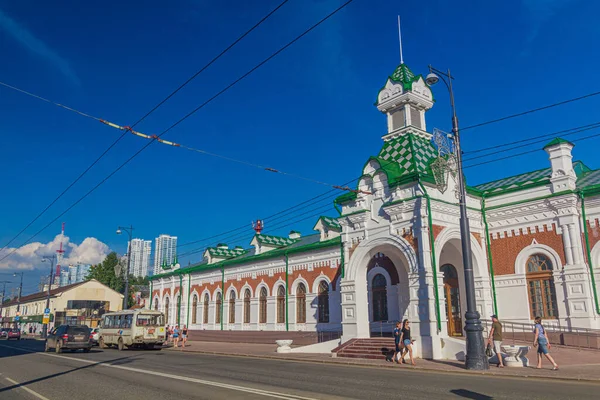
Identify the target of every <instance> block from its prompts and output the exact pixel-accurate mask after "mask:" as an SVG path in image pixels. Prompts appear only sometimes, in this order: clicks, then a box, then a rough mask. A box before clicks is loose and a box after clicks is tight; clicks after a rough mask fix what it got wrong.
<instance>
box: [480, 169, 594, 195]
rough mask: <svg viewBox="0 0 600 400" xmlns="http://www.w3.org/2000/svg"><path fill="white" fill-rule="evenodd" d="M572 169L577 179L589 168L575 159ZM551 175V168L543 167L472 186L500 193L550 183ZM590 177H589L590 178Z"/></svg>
mask: <svg viewBox="0 0 600 400" xmlns="http://www.w3.org/2000/svg"><path fill="white" fill-rule="evenodd" d="M573 169H574V170H575V175H576V176H577V178H578V181H577V185H578V186H579V181H580V179H581V178H582V177H584V176H585V174H586V173H587V172H589V171H590V169H589V168H588V167H587V166H586V165H585V164H584V163H582V162H581V161H575V162H574V163H573ZM551 176H552V168H550V167H548V168H543V169H538V170H536V171H531V172H525V173H523V174H519V175H514V176H509V177H508V178H502V179H498V180H496V181H492V182H487V183H482V184H481V185H476V186H474V187H473V188H474V189H476V190H478V191H481V192H483V193H485V194H501V193H505V192H507V191H513V190H523V189H527V188H529V187H535V186H541V185H546V184H548V183H550V177H551ZM590 179H591V178H590Z"/></svg>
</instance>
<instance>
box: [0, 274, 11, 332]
mask: <svg viewBox="0 0 600 400" xmlns="http://www.w3.org/2000/svg"><path fill="white" fill-rule="evenodd" d="M0 283H1V284H2V297H0V327H1V326H2V318H4V317H3V314H2V312H3V311H4V295H5V293H6V284H7V283H10V281H0Z"/></svg>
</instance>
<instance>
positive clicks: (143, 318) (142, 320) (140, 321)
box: [136, 314, 163, 326]
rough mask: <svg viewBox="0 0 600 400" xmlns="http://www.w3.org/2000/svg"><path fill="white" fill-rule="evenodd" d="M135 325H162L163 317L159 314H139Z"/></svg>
mask: <svg viewBox="0 0 600 400" xmlns="http://www.w3.org/2000/svg"><path fill="white" fill-rule="evenodd" d="M136 325H137V326H162V325H163V317H162V315H160V314H139V315H138V317H137V321H136Z"/></svg>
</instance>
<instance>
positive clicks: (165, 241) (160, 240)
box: [154, 235, 177, 275]
mask: <svg viewBox="0 0 600 400" xmlns="http://www.w3.org/2000/svg"><path fill="white" fill-rule="evenodd" d="M176 259H177V236H169V235H160V236H159V237H157V238H156V243H155V246H154V275H158V274H161V273H162V266H163V265H165V264H166V265H172V264H173V263H174V262H175V260H176Z"/></svg>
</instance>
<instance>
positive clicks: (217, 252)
mask: <svg viewBox="0 0 600 400" xmlns="http://www.w3.org/2000/svg"><path fill="white" fill-rule="evenodd" d="M207 250H208V254H210V255H211V256H213V257H225V258H231V257H237V256H239V255H242V254H244V253H245V252H246V250H244V249H243V248H241V247H236V248H235V249H226V248H223V247H209V248H208V249H207Z"/></svg>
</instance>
